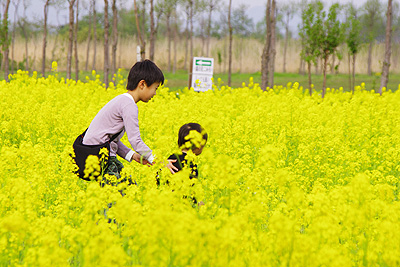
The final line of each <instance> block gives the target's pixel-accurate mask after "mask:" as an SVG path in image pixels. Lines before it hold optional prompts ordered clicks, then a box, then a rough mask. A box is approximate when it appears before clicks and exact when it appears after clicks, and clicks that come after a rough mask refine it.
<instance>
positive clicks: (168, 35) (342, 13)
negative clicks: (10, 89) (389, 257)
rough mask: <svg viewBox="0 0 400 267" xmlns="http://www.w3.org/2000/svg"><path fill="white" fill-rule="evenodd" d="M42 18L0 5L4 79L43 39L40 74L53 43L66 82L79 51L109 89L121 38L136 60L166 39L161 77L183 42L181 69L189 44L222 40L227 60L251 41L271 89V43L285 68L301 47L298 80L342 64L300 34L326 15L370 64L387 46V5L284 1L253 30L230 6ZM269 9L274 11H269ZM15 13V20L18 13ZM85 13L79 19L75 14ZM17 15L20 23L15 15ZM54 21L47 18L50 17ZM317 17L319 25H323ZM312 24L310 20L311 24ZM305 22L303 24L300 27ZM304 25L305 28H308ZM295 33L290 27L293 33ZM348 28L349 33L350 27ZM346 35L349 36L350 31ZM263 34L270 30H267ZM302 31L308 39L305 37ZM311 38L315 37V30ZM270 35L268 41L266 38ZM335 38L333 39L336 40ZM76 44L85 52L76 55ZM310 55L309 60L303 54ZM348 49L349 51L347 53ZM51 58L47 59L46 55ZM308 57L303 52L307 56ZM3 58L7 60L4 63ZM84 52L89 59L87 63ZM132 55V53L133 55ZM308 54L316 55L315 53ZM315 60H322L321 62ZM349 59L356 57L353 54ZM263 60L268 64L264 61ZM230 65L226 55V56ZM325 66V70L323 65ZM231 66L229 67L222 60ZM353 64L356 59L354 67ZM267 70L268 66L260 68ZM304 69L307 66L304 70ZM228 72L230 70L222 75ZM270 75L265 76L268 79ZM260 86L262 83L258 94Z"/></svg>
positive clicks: (77, 7) (88, 7) (146, 7)
mask: <svg viewBox="0 0 400 267" xmlns="http://www.w3.org/2000/svg"><path fill="white" fill-rule="evenodd" d="M40 4H43V17H42V18H40V19H36V20H33V19H29V18H28V17H27V16H26V12H27V10H28V9H29V6H30V2H29V0H3V7H2V9H3V13H2V14H1V15H2V19H1V36H0V42H1V46H2V53H1V62H2V70H3V71H4V74H5V78H6V79H7V77H8V73H9V71H10V70H13V69H15V68H26V69H29V57H28V56H27V55H28V49H29V46H28V42H29V40H30V39H31V38H33V37H35V36H36V37H42V53H41V63H42V64H41V70H39V71H40V72H41V73H42V75H43V76H44V75H45V73H46V70H47V69H48V66H47V65H49V64H46V62H48V59H47V61H46V58H48V54H49V53H54V50H55V48H54V47H53V48H49V47H48V45H47V43H48V39H49V38H50V36H51V38H55V39H56V40H62V41H63V42H66V43H68V45H67V49H66V50H67V51H65V53H66V55H65V56H66V58H67V60H66V62H67V64H66V65H67V66H66V70H67V78H72V69H73V65H74V68H75V79H79V57H78V56H77V55H78V47H79V49H80V50H82V49H86V58H85V59H84V61H85V69H88V68H93V69H94V68H95V65H96V58H97V57H98V56H99V55H102V56H103V57H104V73H105V75H104V77H105V83H106V84H108V77H109V75H108V74H113V73H115V72H116V70H117V68H118V66H117V65H116V64H117V60H116V51H117V49H118V42H119V41H120V40H122V39H124V38H131V37H133V36H134V37H135V38H136V39H137V43H138V44H140V54H141V58H142V59H143V58H149V59H151V60H156V59H157V55H156V54H155V51H156V50H155V46H156V44H157V40H160V39H161V38H163V39H166V40H167V42H168V48H167V51H166V53H167V54H168V66H167V69H168V71H173V70H175V69H176V60H174V59H173V58H172V57H173V55H172V53H173V49H174V47H176V43H177V42H178V41H180V42H181V41H184V42H185V45H184V47H185V53H184V54H185V58H184V66H183V68H185V69H187V68H188V67H189V65H190V60H191V58H192V57H193V40H194V38H196V39H197V40H198V39H200V40H201V42H202V55H204V56H209V55H210V54H211V52H210V51H211V49H212V47H210V40H211V39H212V38H216V39H223V38H227V39H228V40H229V42H227V44H226V45H227V47H226V49H227V50H229V51H230V52H231V50H232V49H231V46H232V35H234V36H237V37H240V38H249V37H251V38H257V39H259V40H260V41H261V42H263V43H265V44H266V47H267V46H268V48H264V53H263V55H260V58H262V60H261V63H262V67H261V69H265V66H267V65H269V66H270V68H269V69H270V70H269V74H268V77H270V78H269V80H270V84H273V73H274V68H273V66H272V65H273V64H274V63H273V62H274V60H273V59H274V58H273V56H272V55H273V54H274V51H275V48H274V44H275V43H276V40H277V39H282V40H284V44H285V48H284V53H283V56H284V67H283V71H284V72H285V65H286V49H287V43H288V41H289V40H290V39H291V38H296V39H300V40H301V43H302V52H301V58H302V61H301V64H300V66H299V71H300V72H305V71H306V65H307V64H310V65H315V66H316V69H318V65H319V64H327V65H328V64H330V65H331V67H332V66H333V68H334V65H335V59H337V60H338V61H340V59H341V58H342V57H343V55H341V54H340V53H338V50H337V49H334V51H332V53H329V55H328V56H327V55H325V58H324V59H323V56H322V54H323V53H324V52H321V53H319V52H316V51H317V50H319V49H316V48H315V47H316V46H321V42H320V41H318V38H319V37H321V35H318V34H314V35H313V34H311V33H310V32H307V27H312V26H313V25H314V24H315V23H316V22H315V21H312V20H313V19H315V20H316V21H317V22H318V21H319V22H322V21H325V22H326V23H328V20H329V19H328V17H329V16H331V15H332V13H331V11H330V10H331V9H332V8H334V9H335V12H334V13H335V14H334V15H335V23H336V21H337V23H339V24H340V27H339V28H340V29H339V31H338V36H337V42H338V45H343V44H346V45H347V46H348V47H350V45H351V43H350V42H346V40H348V39H349V37H351V38H353V39H354V41H352V44H356V45H360V44H368V45H369V55H368V56H369V57H371V56H372V55H371V51H372V47H373V45H375V44H376V43H377V42H384V41H385V39H386V34H385V32H386V30H385V28H386V24H387V23H386V22H387V20H386V18H387V15H386V13H387V10H386V7H387V3H386V2H383V0H382V1H380V0H367V1H366V2H365V4H363V5H362V6H360V7H358V8H356V7H355V6H353V5H352V4H345V5H337V4H335V5H331V6H324V5H323V4H322V2H319V1H307V0H301V1H300V2H299V1H289V2H286V3H283V4H281V3H275V1H271V0H265V2H264V8H266V12H265V17H264V19H262V20H260V21H258V22H255V21H254V20H253V18H252V17H250V16H249V15H248V14H247V13H246V11H247V6H246V5H240V6H238V7H233V6H232V0H225V1H223V0H134V1H133V5H132V4H131V6H129V5H128V4H127V3H126V2H122V1H121V0H103V1H97V0H67V1H62V0H44V1H42V2H40ZM10 6H11V7H13V8H14V12H15V14H14V20H13V21H12V22H11V21H10V20H9V19H8V18H9V17H10V14H9V12H10ZM272 6H273V11H271V8H272ZM50 8H51V9H52V10H53V11H55V13H56V14H57V17H59V14H60V13H61V12H62V11H63V10H68V23H65V22H58V25H49V23H48V18H49V9H50ZM17 10H19V12H17ZM83 10H85V11H86V12H85V13H83V12H82V11H83ZM398 11H399V8H398V5H394V6H393V12H392V14H393V19H392V30H391V32H392V33H393V35H392V36H393V38H392V39H393V40H392V41H393V42H399V41H400V37H399V36H400V34H399V29H400V19H399V16H398V15H399V12H398ZM19 13H22V14H23V15H18V14H19ZM53 15H54V12H53ZM322 15H324V16H326V17H322ZM314 16H317V17H315V18H314ZM307 19H308V21H307ZM307 23H308V24H307ZM296 25H297V26H296ZM353 25H354V27H353ZM351 27H353V28H351ZM268 29H269V30H268ZM308 30H309V31H313V30H311V29H308ZM314 30H315V29H314ZM271 32H273V34H272V35H271ZM18 37H19V38H22V39H23V40H25V50H26V51H25V55H26V57H25V58H24V60H23V62H19V64H17V62H15V60H14V59H13V56H12V54H13V51H14V49H13V45H14V42H15V39H16V38H18ZM307 38H309V39H312V40H314V41H315V42H314V44H313V46H314V48H313V47H307V44H306V43H305V40H307ZM335 38H336V37H335ZM99 42H101V43H103V46H104V49H103V51H96V47H97V45H96V44H98V43H99ZM82 43H85V44H86V47H82ZM307 49H309V50H310V49H311V50H312V52H309V51H307ZM353 49H354V48H353ZM49 50H50V51H49ZM311 50H310V51H311ZM10 51H12V53H11V57H10ZM89 52H90V54H92V55H93V56H92V57H91V58H89ZM133 52H134V53H135V52H136V51H133ZM314 52H315V53H314ZM320 54H321V55H320ZM354 54H356V53H354ZM266 56H268V60H267V61H268V63H265V60H264V59H265V57H266ZM229 58H231V55H230V56H229ZM324 60H325V62H324ZM229 61H230V62H229V65H230V64H231V59H230V60H229ZM321 61H322V63H321ZM354 61H355V59H354ZM370 62H371V60H368V63H369V67H368V73H369V74H371V67H370ZM265 64H267V65H265ZM309 67H310V66H307V68H309ZM229 70H230V68H229ZM271 74H272V75H271ZM266 85H267V83H265V86H266Z"/></svg>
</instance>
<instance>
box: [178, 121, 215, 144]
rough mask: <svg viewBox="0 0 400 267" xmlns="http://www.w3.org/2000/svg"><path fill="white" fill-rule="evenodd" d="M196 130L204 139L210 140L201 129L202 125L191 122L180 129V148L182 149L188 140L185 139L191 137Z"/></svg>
mask: <svg viewBox="0 0 400 267" xmlns="http://www.w3.org/2000/svg"><path fill="white" fill-rule="evenodd" d="M192 130H195V131H197V132H199V133H200V134H202V136H203V139H204V140H205V141H207V139H208V134H207V133H206V131H205V130H204V129H203V127H201V125H200V124H198V123H195V122H191V123H186V124H185V125H183V126H182V127H181V128H180V129H179V133H178V146H179V147H181V146H182V145H183V144H185V143H186V142H187V141H188V140H185V137H186V136H188V135H189V133H190V131H192Z"/></svg>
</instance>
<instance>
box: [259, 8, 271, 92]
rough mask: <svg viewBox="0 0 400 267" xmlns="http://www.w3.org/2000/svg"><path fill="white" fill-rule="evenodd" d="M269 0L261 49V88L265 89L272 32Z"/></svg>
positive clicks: (267, 80) (268, 72)
mask: <svg viewBox="0 0 400 267" xmlns="http://www.w3.org/2000/svg"><path fill="white" fill-rule="evenodd" d="M271 10H272V8H271V0H268V1H267V9H266V14H265V18H266V24H267V31H266V38H265V45H264V49H263V53H262V56H261V89H262V90H266V89H267V87H268V82H269V76H270V64H271V63H270V60H271V39H272V36H271V34H272V32H271V27H272V25H271Z"/></svg>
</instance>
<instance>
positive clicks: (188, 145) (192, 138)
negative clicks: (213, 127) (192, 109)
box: [178, 123, 208, 156]
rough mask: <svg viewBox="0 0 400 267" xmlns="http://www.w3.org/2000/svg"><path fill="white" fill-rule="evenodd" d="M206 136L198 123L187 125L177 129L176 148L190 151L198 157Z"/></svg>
mask: <svg viewBox="0 0 400 267" xmlns="http://www.w3.org/2000/svg"><path fill="white" fill-rule="evenodd" d="M207 139H208V134H207V133H206V131H205V130H204V129H203V127H201V125H200V124H198V123H187V124H185V125H183V126H182V127H181V128H180V129H179V134H178V146H179V147H180V148H182V149H191V150H192V151H193V153H194V154H195V155H196V156H198V155H200V154H201V152H203V148H204V146H205V145H206V143H207Z"/></svg>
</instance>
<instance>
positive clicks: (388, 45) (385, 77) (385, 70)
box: [379, 0, 393, 95]
mask: <svg viewBox="0 0 400 267" xmlns="http://www.w3.org/2000/svg"><path fill="white" fill-rule="evenodd" d="M392 18H393V14H392V0H388V8H387V12H386V38H385V59H384V60H383V66H382V76H381V87H380V88H379V94H381V95H382V91H383V87H385V88H386V87H387V83H388V81H389V67H390V55H391V53H392Z"/></svg>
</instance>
